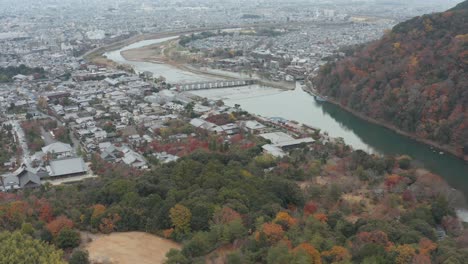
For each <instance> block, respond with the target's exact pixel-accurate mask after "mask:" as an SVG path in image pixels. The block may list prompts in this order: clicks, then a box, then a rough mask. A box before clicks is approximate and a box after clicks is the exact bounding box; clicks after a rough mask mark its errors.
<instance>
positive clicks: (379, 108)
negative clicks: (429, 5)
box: [313, 1, 468, 156]
mask: <svg viewBox="0 0 468 264" xmlns="http://www.w3.org/2000/svg"><path fill="white" fill-rule="evenodd" d="M467 6H468V1H465V2H463V3H461V4H459V5H458V6H457V7H455V8H453V9H451V10H449V11H446V12H443V13H436V14H430V15H424V16H422V17H416V18H413V19H411V20H408V21H406V22H403V23H400V24H398V25H396V26H395V27H394V28H393V29H392V30H391V31H390V32H387V33H385V35H384V36H383V37H382V38H381V39H380V40H378V41H375V42H372V43H370V44H368V45H366V46H364V47H361V48H358V49H357V50H356V51H355V52H354V54H353V55H351V56H348V57H345V58H344V59H341V60H339V61H338V62H334V63H329V64H327V65H325V66H324V67H322V68H321V70H320V72H319V74H318V76H317V77H316V78H314V80H313V84H314V87H315V89H317V90H318V91H319V92H320V93H322V94H324V95H327V96H330V97H331V98H332V99H334V100H336V101H337V102H338V103H340V104H341V105H343V106H346V107H349V108H351V109H353V110H355V111H357V112H359V113H362V114H364V115H365V116H367V117H370V118H373V119H375V120H377V121H380V122H384V123H387V124H390V125H393V126H396V127H398V128H399V129H401V130H403V131H405V132H409V133H411V134H413V135H415V136H416V137H418V138H421V139H426V140H431V141H433V142H436V143H438V144H439V145H442V146H444V147H447V148H448V149H451V150H454V151H455V152H456V153H457V154H458V155H460V156H462V155H463V153H464V154H465V155H468V9H467V8H468V7H467Z"/></svg>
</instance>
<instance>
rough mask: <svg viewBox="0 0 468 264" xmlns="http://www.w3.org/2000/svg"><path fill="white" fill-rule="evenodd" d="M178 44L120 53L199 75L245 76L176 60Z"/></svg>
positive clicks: (288, 87)
mask: <svg viewBox="0 0 468 264" xmlns="http://www.w3.org/2000/svg"><path fill="white" fill-rule="evenodd" d="M177 45H178V40H168V41H165V42H161V43H156V44H151V45H148V46H144V47H140V48H135V49H129V50H124V51H122V52H121V53H120V54H121V55H122V57H123V58H124V59H125V60H127V61H134V62H149V63H156V64H167V65H170V66H172V67H175V68H177V69H179V70H182V71H187V72H191V73H193V74H197V75H204V76H208V77H214V78H220V79H226V80H231V79H239V78H244V76H242V74H241V73H237V72H224V71H223V70H215V69H210V68H199V67H195V66H193V65H190V64H188V63H186V62H178V61H175V60H174V59H172V58H171V53H172V51H173V50H174V49H177ZM255 79H257V81H258V83H259V84H260V85H263V86H270V87H273V88H278V89H281V90H293V89H294V88H295V85H294V83H288V82H274V81H270V80H266V79H263V78H255Z"/></svg>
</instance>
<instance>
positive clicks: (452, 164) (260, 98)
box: [104, 37, 468, 197]
mask: <svg viewBox="0 0 468 264" xmlns="http://www.w3.org/2000/svg"><path fill="white" fill-rule="evenodd" d="M175 38H177V37H169V38H162V39H153V40H144V41H140V42H136V43H134V44H131V45H128V46H126V47H124V48H122V49H120V50H116V51H111V52H107V53H106V54H104V55H105V56H107V57H108V58H109V59H111V60H113V61H115V62H118V63H122V64H129V65H132V66H133V67H134V69H135V70H136V71H137V72H143V71H150V72H153V73H154V75H155V76H160V75H162V76H164V77H165V78H166V80H167V81H168V82H172V83H176V82H196V81H203V80H208V79H213V77H211V76H205V75H200V74H196V73H192V72H187V71H184V70H181V69H178V68H176V67H173V66H171V65H167V64H157V63H150V62H140V61H127V60H126V59H125V58H123V57H122V56H121V54H120V52H121V51H123V50H128V49H134V48H139V47H143V46H147V45H151V44H156V43H161V42H164V41H167V40H171V39H175ZM194 93H195V94H198V95H200V96H204V97H208V98H213V99H216V98H220V99H223V100H224V102H225V103H226V104H227V105H231V106H234V104H239V105H241V107H242V108H243V109H244V110H246V111H249V112H251V113H254V114H257V115H261V116H266V117H283V118H286V119H290V120H296V121H298V122H301V123H304V124H307V125H310V126H313V127H318V128H320V129H321V130H322V131H324V132H328V134H329V135H330V136H332V137H342V138H343V139H344V140H345V142H346V143H347V144H349V145H351V146H353V148H355V149H363V150H365V151H367V152H373V153H380V154H387V155H401V154H407V155H410V156H411V157H412V158H413V159H414V160H415V162H416V163H417V164H418V165H419V166H420V167H424V168H426V169H428V170H430V171H432V172H434V173H437V174H439V175H441V176H442V177H444V178H445V180H446V181H447V182H448V183H449V184H450V185H451V186H453V187H455V188H456V189H458V190H460V191H462V192H463V193H464V194H465V196H466V197H468V163H467V162H465V161H463V160H460V159H458V158H456V157H454V156H452V155H448V154H440V153H439V151H435V150H433V149H431V148H430V147H429V146H427V145H424V144H421V143H419V142H417V141H414V140H412V139H410V138H407V137H404V136H401V135H398V134H397V133H395V132H393V131H391V130H389V129H387V128H384V127H381V126H378V125H375V124H372V123H369V122H367V121H364V120H362V119H360V118H358V117H356V116H354V115H352V114H350V113H348V112H347V111H345V110H343V109H341V108H339V107H337V106H335V105H333V104H330V103H326V102H325V103H319V102H317V101H315V99H314V97H313V96H311V95H309V94H308V93H306V92H304V91H303V90H302V89H300V88H296V89H295V90H293V91H282V90H278V89H274V88H270V87H259V86H257V85H253V86H249V87H243V88H228V89H213V90H202V91H196V92H194Z"/></svg>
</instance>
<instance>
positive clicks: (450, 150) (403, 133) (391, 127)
mask: <svg viewBox="0 0 468 264" xmlns="http://www.w3.org/2000/svg"><path fill="white" fill-rule="evenodd" d="M304 91H306V92H307V93H309V94H311V95H315V93H317V92H316V91H314V92H313V91H312V90H311V88H309V87H308V86H307V87H306V88H305V89H304ZM327 102H329V103H331V104H334V105H336V106H338V107H340V108H342V109H343V110H345V111H347V112H349V113H351V114H353V115H355V116H356V117H358V118H360V119H362V120H365V121H367V122H369V123H372V124H375V125H379V126H382V127H385V128H387V129H389V130H392V131H393V132H395V133H397V134H399V135H401V136H405V137H408V138H411V139H412V140H415V141H417V142H419V143H422V144H425V145H428V146H430V147H433V148H435V149H437V150H439V151H442V152H446V153H449V154H450V155H453V156H455V157H456V158H459V159H461V160H464V161H466V162H468V156H463V155H460V154H459V153H458V152H457V151H456V149H455V148H453V147H449V146H443V145H440V144H439V143H437V142H434V141H431V140H428V139H422V138H420V137H418V136H417V135H414V134H412V133H409V132H406V131H403V130H401V129H399V128H398V127H396V126H394V125H392V124H389V123H387V122H384V121H380V120H376V119H373V118H370V117H368V116H366V115H364V114H363V113H361V112H358V111H356V110H353V109H351V108H350V107H347V106H345V105H343V104H341V103H340V102H338V101H336V100H334V99H333V98H330V97H327Z"/></svg>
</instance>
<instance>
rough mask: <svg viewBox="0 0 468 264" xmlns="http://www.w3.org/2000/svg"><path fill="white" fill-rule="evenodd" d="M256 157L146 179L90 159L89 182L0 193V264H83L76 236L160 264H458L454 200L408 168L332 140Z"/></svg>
mask: <svg viewBox="0 0 468 264" xmlns="http://www.w3.org/2000/svg"><path fill="white" fill-rule="evenodd" d="M260 146H261V144H258V145H255V146H251V147H249V148H231V149H229V150H228V151H224V152H219V151H214V150H211V151H210V150H198V151H195V152H193V153H191V154H190V155H187V156H185V157H183V158H181V159H180V160H179V161H177V162H173V163H169V164H159V165H155V166H154V167H153V168H152V169H151V170H149V171H138V170H135V169H132V168H129V167H126V166H124V165H121V164H111V163H107V162H105V161H104V160H101V159H100V158H99V156H95V157H94V158H93V159H92V168H93V170H94V171H95V172H96V173H97V174H98V175H99V176H100V177H99V178H97V179H90V180H86V181H83V182H80V183H76V184H71V185H61V186H51V185H43V186H42V187H41V188H39V189H29V190H25V191H24V192H18V193H0V230H2V231H7V233H0V241H2V242H3V241H10V240H12V239H14V240H15V241H18V242H15V243H16V244H14V243H10V244H11V246H9V248H11V250H9V251H8V252H4V253H2V254H3V255H2V256H5V257H8V258H9V259H21V258H22V256H21V254H23V253H22V252H23V248H24V245H25V244H34V245H37V247H39V246H40V247H45V248H48V249H47V251H44V254H42V255H41V258H44V259H50V258H53V260H47V261H43V262H40V263H60V261H59V260H57V256H58V257H59V258H60V256H62V254H63V256H65V257H64V258H65V259H66V260H68V261H69V262H70V263H87V262H83V261H78V260H77V259H81V258H86V252H83V251H80V250H79V249H78V248H77V246H78V245H79V235H78V231H88V232H92V233H97V232H99V233H104V234H108V233H111V232H114V231H121V232H125V231H135V230H138V231H144V232H148V233H153V234H158V235H160V236H163V237H166V238H169V239H172V240H175V241H178V242H182V243H183V248H182V250H180V251H179V250H172V251H170V252H169V253H168V255H167V257H168V259H167V262H166V263H168V264H171V263H179V264H189V263H229V264H235V263H268V264H283V263H296V264H301V263H343V264H344V263H389V264H390V263H463V262H464V260H465V259H467V258H468V253H467V252H468V251H466V249H467V248H468V232H466V231H465V230H464V227H463V225H462V223H461V222H460V220H459V219H458V218H457V216H456V214H455V212H454V210H453V206H455V205H456V202H457V201H460V199H458V198H457V196H455V195H454V191H453V189H452V188H451V187H450V186H448V185H447V184H446V183H445V182H444V181H443V180H442V179H441V178H440V177H438V176H436V175H433V174H431V173H430V172H428V171H424V170H421V169H418V168H417V167H414V166H413V165H412V162H411V159H410V158H409V157H407V156H402V157H379V156H374V155H369V154H366V153H365V152H363V151H360V150H358V151H354V150H352V149H351V148H350V147H349V146H346V145H345V144H344V143H343V142H342V141H339V140H338V141H337V142H327V143H323V144H322V143H317V144H315V145H314V146H313V147H307V146H304V147H301V148H299V149H296V150H293V151H291V153H290V156H288V157H284V158H282V159H275V158H273V157H272V156H269V155H267V154H263V153H262V152H261V147H260ZM461 200H463V199H461ZM18 232H20V233H21V234H18ZM12 236H13V237H12ZM38 240H39V241H41V242H39V241H38ZM15 245H16V248H15ZM49 245H50V246H54V247H55V248H57V250H58V251H55V250H52V249H51V247H50V246H49ZM61 250H63V251H61ZM32 254H36V252H33V253H32ZM75 260H77V261H75ZM0 263H2V262H1V261H0ZM17 263H21V262H17Z"/></svg>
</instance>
